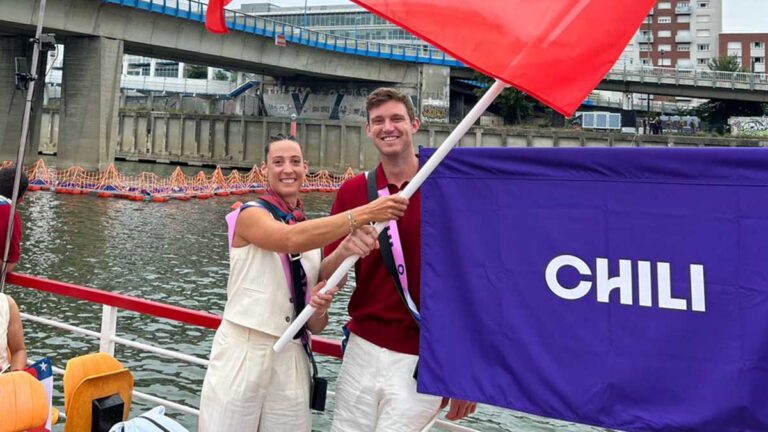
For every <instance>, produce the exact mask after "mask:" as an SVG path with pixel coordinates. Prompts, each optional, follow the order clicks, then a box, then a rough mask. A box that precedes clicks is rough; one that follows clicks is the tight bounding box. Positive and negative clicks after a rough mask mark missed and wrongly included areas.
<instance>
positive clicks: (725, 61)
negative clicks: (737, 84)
mask: <svg viewBox="0 0 768 432" xmlns="http://www.w3.org/2000/svg"><path fill="white" fill-rule="evenodd" d="M707 66H708V67H709V70H713V71H724V72H744V69H743V68H742V67H741V63H740V62H739V59H738V57H736V56H732V55H730V56H729V55H723V56H720V57H718V58H713V59H711V60H710V61H709V63H707Z"/></svg>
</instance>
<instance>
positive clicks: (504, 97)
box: [474, 73, 546, 124]
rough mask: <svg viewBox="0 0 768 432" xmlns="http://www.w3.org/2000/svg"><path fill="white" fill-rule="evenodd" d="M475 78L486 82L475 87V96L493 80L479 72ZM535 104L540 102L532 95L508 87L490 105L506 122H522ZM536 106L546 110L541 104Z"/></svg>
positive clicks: (535, 106) (479, 94) (531, 113)
mask: <svg viewBox="0 0 768 432" xmlns="http://www.w3.org/2000/svg"><path fill="white" fill-rule="evenodd" d="M475 79H476V80H477V81H480V82H482V83H483V84H486V86H485V87H484V88H480V89H475V91H474V92H475V95H477V97H480V96H482V95H483V94H484V93H485V92H486V90H487V89H488V87H490V86H491V84H493V82H494V80H493V79H492V78H489V77H487V76H485V75H482V74H480V73H476V74H475ZM537 105H540V104H539V103H538V102H537V101H536V100H535V99H533V98H532V97H530V96H528V95H527V94H525V93H523V92H521V91H520V90H517V89H514V88H512V87H509V88H507V89H505V90H504V91H503V92H501V95H499V97H498V98H496V101H494V102H493V105H491V106H492V107H495V108H496V109H498V110H499V113H500V115H501V116H502V117H503V118H504V120H505V121H506V122H507V123H510V124H522V123H523V122H524V121H525V120H528V119H530V118H531V117H533V115H534V112H535V111H536V108H537ZM538 108H539V109H540V110H546V108H545V107H543V106H539V107H538Z"/></svg>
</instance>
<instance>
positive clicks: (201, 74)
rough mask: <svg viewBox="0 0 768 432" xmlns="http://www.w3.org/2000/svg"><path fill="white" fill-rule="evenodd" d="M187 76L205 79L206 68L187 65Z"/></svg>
mask: <svg viewBox="0 0 768 432" xmlns="http://www.w3.org/2000/svg"><path fill="white" fill-rule="evenodd" d="M186 71H187V78H197V79H206V78H208V68H207V67H205V66H197V65H187V67H186Z"/></svg>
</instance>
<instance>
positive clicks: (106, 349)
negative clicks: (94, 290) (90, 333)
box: [99, 305, 117, 356]
mask: <svg viewBox="0 0 768 432" xmlns="http://www.w3.org/2000/svg"><path fill="white" fill-rule="evenodd" d="M116 333H117V308H116V307H114V306H108V305H104V306H102V308H101V336H100V337H99V351H100V352H103V353H107V354H109V355H111V356H114V355H115V341H114V337H115V334H116Z"/></svg>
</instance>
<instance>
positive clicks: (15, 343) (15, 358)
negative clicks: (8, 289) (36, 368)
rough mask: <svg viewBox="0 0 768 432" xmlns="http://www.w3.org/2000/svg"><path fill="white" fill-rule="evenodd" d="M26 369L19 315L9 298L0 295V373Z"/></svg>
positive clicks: (17, 309) (17, 308)
mask: <svg viewBox="0 0 768 432" xmlns="http://www.w3.org/2000/svg"><path fill="white" fill-rule="evenodd" d="M25 367H27V349H26V347H25V346H24V330H23V328H22V326H21V314H20V313H19V307H18V306H17V305H16V302H15V301H13V299H12V298H11V297H10V296H7V295H5V294H3V293H0V373H3V372H6V371H8V370H23V369H24V368H25Z"/></svg>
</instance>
